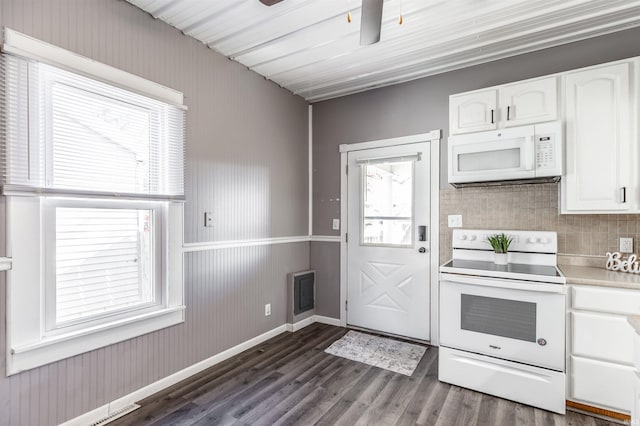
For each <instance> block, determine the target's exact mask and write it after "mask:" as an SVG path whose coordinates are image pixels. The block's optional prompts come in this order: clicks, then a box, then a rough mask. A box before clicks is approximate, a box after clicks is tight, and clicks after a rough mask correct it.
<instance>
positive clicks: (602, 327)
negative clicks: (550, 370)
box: [570, 312, 636, 365]
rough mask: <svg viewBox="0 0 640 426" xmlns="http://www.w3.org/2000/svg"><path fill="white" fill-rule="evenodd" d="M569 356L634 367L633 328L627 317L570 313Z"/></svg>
mask: <svg viewBox="0 0 640 426" xmlns="http://www.w3.org/2000/svg"><path fill="white" fill-rule="evenodd" d="M570 320H571V330H572V333H571V354H572V355H577V356H584V357H588V358H598V359H601V360H606V361H611V362H616V363H623V364H628V365H633V341H634V335H635V334H636V333H635V332H634V331H633V328H632V327H631V326H630V325H629V323H627V319H626V317H622V316H615V315H607V314H592V313H587V312H571V313H570Z"/></svg>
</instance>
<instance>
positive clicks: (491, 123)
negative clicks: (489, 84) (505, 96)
mask: <svg viewBox="0 0 640 426" xmlns="http://www.w3.org/2000/svg"><path fill="white" fill-rule="evenodd" d="M497 102H498V91H497V90H495V89H489V90H482V91H477V92H471V93H462V94H460V95H452V96H451V97H450V98H449V128H450V131H451V134H459V133H470V132H482V131H485V130H493V129H496V128H497V127H496V126H497V125H496V123H497V116H496V115H497Z"/></svg>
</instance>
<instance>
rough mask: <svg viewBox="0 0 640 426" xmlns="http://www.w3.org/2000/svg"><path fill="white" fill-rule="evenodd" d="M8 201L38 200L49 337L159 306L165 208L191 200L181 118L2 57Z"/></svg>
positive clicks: (62, 73)
mask: <svg viewBox="0 0 640 426" xmlns="http://www.w3.org/2000/svg"><path fill="white" fill-rule="evenodd" d="M0 77H2V81H3V82H4V84H3V85H2V88H0V98H1V99H2V103H3V105H2V106H3V111H2V112H0V136H1V137H2V139H3V140H4V141H5V143H4V146H3V151H2V152H1V155H2V161H1V176H0V178H1V179H2V191H3V194H4V195H8V196H18V195H19V196H25V195H26V196H35V197H39V198H40V200H41V202H40V205H41V209H42V212H43V218H44V221H43V222H44V226H43V230H42V235H43V237H44V238H43V241H44V243H43V244H44V247H43V248H42V249H43V250H44V253H45V259H46V261H45V262H44V263H45V265H46V266H45V279H44V283H45V303H44V306H45V311H46V312H45V315H44V316H45V328H46V330H45V331H46V332H49V333H54V334H55V333H57V332H61V331H62V332H65V331H68V330H70V329H71V330H73V329H75V328H79V327H82V326H83V325H84V326H86V324H87V323H91V324H93V323H95V322H100V321H102V322H104V321H107V320H114V319H119V318H122V317H125V316H126V315H128V314H129V313H131V312H136V313H140V312H141V311H144V310H153V309H158V307H161V306H162V304H163V300H164V299H163V293H162V292H163V288H164V287H163V285H162V282H163V275H162V270H163V269H162V262H163V257H162V253H163V251H164V250H163V246H162V242H163V240H164V239H165V238H164V237H163V234H162V232H163V226H162V224H163V223H164V221H165V220H166V218H165V215H166V211H167V209H166V208H165V207H166V206H165V205H164V204H163V203H169V202H175V201H176V200H182V199H183V198H184V188H183V187H184V182H183V174H184V173H183V172H184V170H183V162H184V119H185V114H184V110H183V109H182V108H181V107H180V106H175V105H171V104H168V103H166V102H162V101H159V100H156V99H153V98H151V97H148V96H143V95H141V94H138V93H134V92H132V91H129V90H124V89H122V88H120V87H116V86H113V85H110V84H107V83H104V82H102V81H98V80H95V79H91V78H88V77H86V76H83V75H80V74H76V73H73V72H69V71H66V70H63V69H60V68H56V67H53V66H50V65H47V64H43V63H38V62H35V61H30V60H27V59H24V58H20V57H15V56H10V55H7V54H2V55H1V57H0Z"/></svg>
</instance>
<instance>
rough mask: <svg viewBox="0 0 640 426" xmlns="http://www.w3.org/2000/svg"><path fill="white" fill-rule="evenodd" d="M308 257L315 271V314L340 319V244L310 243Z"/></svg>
mask: <svg viewBox="0 0 640 426" xmlns="http://www.w3.org/2000/svg"><path fill="white" fill-rule="evenodd" d="M309 255H310V256H311V265H310V267H311V269H315V271H316V283H317V287H316V314H318V315H322V316H325V317H330V318H340V244H338V243H334V242H321V241H312V242H311V247H310V250H309ZM336 284H337V285H336Z"/></svg>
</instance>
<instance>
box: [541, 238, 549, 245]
mask: <svg viewBox="0 0 640 426" xmlns="http://www.w3.org/2000/svg"><path fill="white" fill-rule="evenodd" d="M540 243H541V244H549V239H548V238H540Z"/></svg>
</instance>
